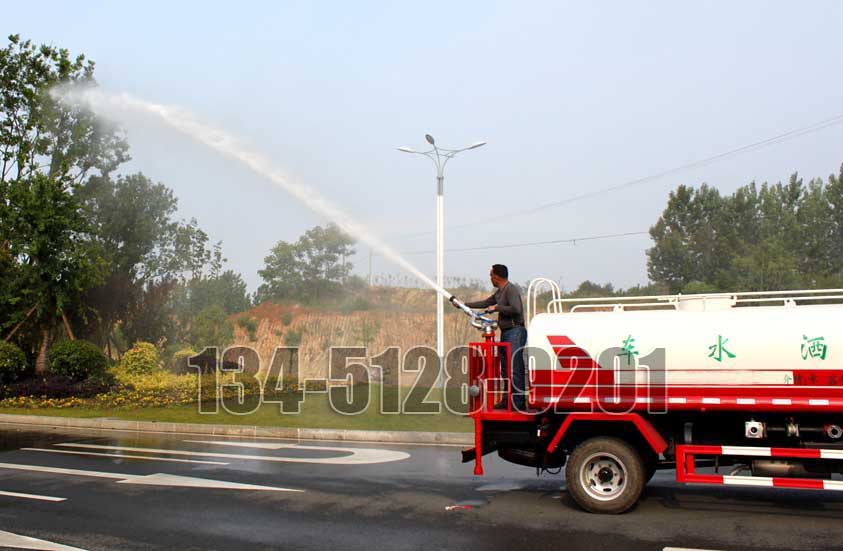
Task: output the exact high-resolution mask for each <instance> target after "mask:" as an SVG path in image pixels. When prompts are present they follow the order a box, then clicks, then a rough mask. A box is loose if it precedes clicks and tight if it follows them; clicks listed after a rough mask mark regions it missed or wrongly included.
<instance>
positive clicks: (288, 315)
mask: <svg viewBox="0 0 843 551" xmlns="http://www.w3.org/2000/svg"><path fill="white" fill-rule="evenodd" d="M281 323H283V324H284V325H290V324H291V323H293V313H292V312H291V311H289V310H286V311H285V312H284V313H283V314H281Z"/></svg>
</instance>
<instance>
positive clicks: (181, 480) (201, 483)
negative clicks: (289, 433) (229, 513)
mask: <svg viewBox="0 0 843 551" xmlns="http://www.w3.org/2000/svg"><path fill="white" fill-rule="evenodd" d="M0 469H13V470H17V471H29V472H36V473H50V474H64V475H70V476H90V477H94V478H108V479H111V480H116V481H117V483H118V484H141V485H153V486H172V487H185V488H216V489H222V490H268V491H273V492H303V491H304V490H293V489H290V488H278V487H275V486H259V485H257V484H240V483H238V482H226V481H224V480H212V479H209V478H194V477H191V476H178V475H171V474H162V473H156V474H148V475H136V474H123V473H108V472H103V471H86V470H83V469H66V468H63V467H40V466H38V465H19V464H16V463H0Z"/></svg>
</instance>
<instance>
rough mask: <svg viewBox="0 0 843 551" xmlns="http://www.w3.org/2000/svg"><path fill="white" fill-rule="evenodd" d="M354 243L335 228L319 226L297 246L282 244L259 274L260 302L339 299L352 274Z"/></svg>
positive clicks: (267, 260)
mask: <svg viewBox="0 0 843 551" xmlns="http://www.w3.org/2000/svg"><path fill="white" fill-rule="evenodd" d="M353 245H354V240H353V239H352V238H351V237H350V236H348V235H347V234H345V233H344V232H343V231H342V230H340V229H339V228H338V227H337V226H336V225H334V224H329V225H328V226H326V227H324V228H323V227H321V226H316V227H314V228H312V229H310V230H308V231H307V232H305V234H304V235H302V236H301V237H300V238H299V239H298V241H296V242H295V243H287V242H285V241H279V242H278V244H276V245H275V247H273V248H272V250H271V251H270V254H269V256H267V257H266V258H265V259H264V262H265V263H266V267H265V268H264V269H263V270H260V271H259V272H258V273H259V274H260V276H261V278H263V280H264V283H263V284H262V285H261V286H260V288H259V289H258V300H267V299H296V300H300V301H302V302H311V301H315V300H322V299H327V298H333V297H335V296H337V295H338V294H339V293H340V292H341V290H342V287H343V284H344V283H345V282H346V281H347V279H348V277H349V274H350V273H351V269H352V265H351V263H350V262H348V261H347V258H348V257H349V256H351V255H353V254H354V252H355V251H354V248H353Z"/></svg>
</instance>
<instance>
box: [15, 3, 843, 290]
mask: <svg viewBox="0 0 843 551" xmlns="http://www.w3.org/2000/svg"><path fill="white" fill-rule="evenodd" d="M842 25H843V2H837V1H833V0H832V1H813V2H800V3H796V2H785V1H745V2H727V1H723V2H703V1H701V2H694V3H688V2H670V1H665V2H659V1H648V2H640V1H639V2H621V1H617V2H609V1H605V2H584V1H580V2H563V1H548V2H492V1H482V2H481V1H477V2H469V1H465V2H436V1H427V2H419V3H409V2H386V1H384V2H367V1H363V0H358V1H355V2H341V1H336V2H328V1H325V2H316V1H313V2H284V1H277V2H269V1H264V2H257V1H246V0H241V1H239V2H212V1H202V2H191V1H183V2H173V1H169V2H157V1H146V2H143V3H139V2H133V3H128V2H113V1H110V2H97V1H93V0H89V1H86V2H65V1H42V2H38V3H27V2H14V3H8V4H7V5H6V6H5V7H4V17H3V19H2V21H0V31H3V33H4V36H5V35H8V34H12V33H18V34H21V35H22V36H23V37H25V38H30V39H32V40H34V41H35V42H39V43H50V44H53V45H55V46H60V47H63V48H67V49H69V50H70V51H71V52H72V53H74V54H76V53H84V54H85V55H86V56H88V57H89V58H91V59H93V60H95V61H96V64H97V68H96V78H97V80H98V81H99V83H100V85H101V86H102V88H103V89H104V90H106V91H108V92H114V93H121V92H127V93H130V94H132V95H134V96H137V97H140V98H144V99H146V100H150V101H154V102H157V103H162V104H168V105H176V106H179V107H181V108H184V109H186V110H188V111H190V112H191V113H193V114H194V115H195V116H196V117H198V118H200V119H202V120H205V121H207V122H208V123H210V124H213V125H216V126H219V127H222V128H225V129H226V130H227V131H228V132H230V133H232V134H234V135H236V136H238V137H239V138H240V139H242V140H243V141H244V142H246V143H248V144H250V146H251V147H253V148H254V149H255V150H256V151H260V152H262V153H264V154H266V155H268V156H270V157H271V158H272V159H273V160H274V162H275V163H276V164H277V166H278V167H279V168H282V169H283V170H284V171H286V173H287V174H290V175H291V177H292V178H294V179H296V180H297V181H300V182H303V183H306V184H308V185H310V186H312V187H314V188H317V189H318V190H320V191H321V192H322V193H323V194H325V195H326V196H328V197H330V198H331V199H332V200H333V201H334V202H335V203H336V204H337V205H339V206H341V207H342V208H343V209H345V210H346V211H347V212H349V213H350V214H352V215H353V216H355V217H356V218H358V219H359V220H361V221H363V222H364V223H365V224H367V225H368V226H369V227H371V228H372V229H373V230H374V231H375V232H376V233H378V234H379V235H380V236H381V237H382V238H383V239H384V240H385V241H387V242H389V243H390V244H391V245H393V247H394V248H395V249H397V250H399V251H407V252H408V253H413V254H408V255H407V258H408V259H409V260H410V261H411V262H412V263H414V264H416V265H417V266H418V267H419V268H420V269H421V270H422V271H424V272H425V273H429V274H431V275H433V273H434V270H435V257H434V255H433V254H432V251H433V249H434V246H435V235H434V233H433V230H434V228H435V194H436V183H435V173H434V169H433V166H432V164H431V163H430V162H429V161H427V160H426V159H424V158H422V157H419V156H414V155H408V154H406V153H400V152H398V151H397V150H396V148H397V147H399V146H410V147H414V148H419V149H421V148H423V147H424V145H425V144H424V135H425V134H427V133H429V134H431V135H433V136H434V137H435V138H436V140H437V144H441V145H443V146H445V147H459V146H463V145H467V144H470V143H473V142H476V141H480V140H485V141H487V142H488V144H487V145H486V146H484V147H482V148H479V149H476V150H472V151H467V152H464V153H461V154H460V155H459V156H457V157H456V158H455V159H453V161H451V163H449V165H448V166H447V169H446V177H445V213H446V214H445V217H446V235H445V241H446V248H456V249H459V248H471V247H482V246H498V245H507V244H520V243H529V242H538V241H550V240H565V239H572V238H583V237H589V236H596V235H608V234H618V233H629V232H645V231H646V230H648V229H649V227H650V226H652V225H653V224H654V223H655V221H656V220H657V219H658V217H659V215H660V214H661V212H662V211H663V209H664V207H665V205H666V202H667V197H668V193H669V192H670V190H672V189H675V188H676V187H677V186H679V185H681V184H686V185H693V186H697V185H699V184H701V183H703V182H706V183H708V184H710V185H713V186H715V187H717V188H719V189H720V190H721V191H722V192H723V193H730V192H732V191H733V190H734V189H735V188H737V187H738V186H741V185H745V184H747V183H749V182H751V181H756V182H759V183H760V182H764V181H769V182H777V181H780V180H786V179H787V178H788V177H789V176H790V174H792V173H793V172H799V174H800V175H801V176H803V177H804V178H806V179H810V178H814V177H823V178H825V177H827V176H828V175H829V174H830V173H837V172H838V171H839V169H840V166H841V163H843V124H835V125H832V126H829V127H827V128H824V129H821V130H818V131H816V132H811V133H808V134H805V135H801V136H798V137H796V138H794V139H790V140H786V141H782V142H780V143H775V144H773V145H770V146H768V147H761V148H756V149H753V150H751V151H749V152H746V153H743V154H738V155H732V156H727V157H725V158H723V159H721V160H719V161H716V162H711V163H707V164H704V165H703V166H699V167H696V168H693V169H687V170H681V171H677V172H673V173H671V174H669V175H667V176H665V177H661V178H654V179H651V180H646V181H644V182H642V183H640V184H636V185H630V186H625V187H621V188H620V189H617V190H615V191H613V192H609V193H605V194H600V195H594V196H591V197H588V198H585V199H581V200H577V201H572V202H569V203H567V204H565V205H562V206H559V207H554V208H547V209H543V210H540V211H538V212H533V213H526V214H525V213H524V211H528V210H529V209H531V208H535V207H537V206H540V205H544V204H547V203H553V202H559V201H565V200H566V199H570V198H572V197H577V196H579V195H582V194H587V193H589V192H593V191H597V190H603V189H606V188H612V187H615V186H618V185H620V184H623V183H625V182H629V181H632V180H636V179H638V178H642V177H646V176H649V175H653V174H658V173H661V172H663V171H666V170H670V169H672V168H674V167H680V166H683V165H686V164H688V163H693V162H694V161H697V160H700V159H705V158H708V157H712V156H715V155H718V154H720V153H724V152H727V151H731V150H733V149H736V148H739V147H741V146H744V145H746V144H751V143H755V142H758V141H761V140H764V139H767V138H770V137H773V136H777V135H780V134H783V133H785V132H788V131H790V130H794V129H797V128H802V127H806V126H808V125H811V124H814V123H817V122H820V121H823V120H827V119H830V118H832V117H835V116H838V115H842V114H843V101H841V98H843V92H841V91H843V71H841V60H843V51H842V50H843V46H841V42H840V38H839V37H840V28H841V26H842ZM124 127H125V130H126V133H127V136H128V140H129V144H130V146H131V154H132V161H131V162H130V163H128V164H127V165H125V166H124V167H123V168H122V171H123V172H125V173H130V172H136V171H142V172H143V173H145V174H146V175H147V176H149V177H150V178H152V179H153V180H156V181H160V182H163V183H165V184H166V185H168V186H169V187H171V188H172V189H173V190H174V191H175V193H176V195H177V196H178V198H179V216H180V217H182V218H184V219H190V218H196V219H197V220H198V222H199V224H200V225H201V227H203V228H204V229H205V230H206V231H207V232H208V234H209V235H210V237H211V239H213V240H215V241H216V240H222V242H223V250H224V253H225V256H226V257H227V258H228V267H230V268H232V269H235V270H237V271H239V272H241V273H242V274H243V277H244V279H245V280H246V281H247V283H248V284H249V286H250V288H251V289H252V290H254V289H256V288H257V286H258V285H259V284H260V277H259V276H258V273H257V272H258V270H259V269H261V268H262V267H263V259H264V257H265V256H266V255H267V254H268V252H269V250H270V248H271V247H272V246H273V245H274V244H275V243H276V242H278V241H279V240H285V241H294V240H295V239H297V238H298V236H299V235H301V234H302V233H303V232H304V231H306V230H307V229H308V228H310V227H313V226H315V225H321V224H325V223H327V222H328V221H327V220H325V219H323V218H321V217H320V216H318V215H316V214H314V213H311V212H310V211H308V210H307V209H306V208H304V207H303V206H302V205H300V204H298V203H297V202H296V201H295V200H294V199H293V198H292V197H291V196H289V195H287V194H286V193H285V192H284V191H282V190H280V189H278V188H277V187H275V186H273V185H271V184H270V183H269V182H267V181H265V180H264V179H262V178H261V177H259V176H257V175H255V174H253V173H250V172H249V171H248V169H246V168H244V167H242V166H239V165H238V164H237V163H235V162H234V161H232V160H230V159H224V158H221V157H219V156H218V155H216V154H215V153H213V152H212V151H210V150H208V149H207V148H205V147H204V146H202V145H200V144H198V143H195V142H191V141H190V139H188V138H186V137H185V136H182V135H179V134H177V133H175V132H174V131H172V130H171V129H168V128H166V127H164V126H163V125H161V124H160V123H156V122H155V121H138V120H132V121H126V122H125V123H124ZM650 246H651V241H650V239H649V237H648V236H647V235H646V234H643V235H632V236H626V237H616V238H611V239H598V240H583V241H579V242H577V243H576V244H572V243H562V244H552V245H539V246H519V247H512V248H503V249H493V250H477V251H463V252H457V251H455V252H449V253H447V254H446V257H445V271H446V275H447V276H449V277H468V278H477V279H482V280H485V279H486V276H487V274H488V270H489V265H491V264H492V263H504V264H507V265H508V266H509V268H510V274H511V278H512V279H514V280H515V281H518V282H523V281H526V280H528V279H531V278H534V277H538V276H544V277H549V278H551V279H554V280H556V281H559V282H561V284H562V286H563V287H564V288H566V289H573V288H575V287H576V286H577V285H578V284H579V283H580V282H581V281H582V280H584V279H590V280H592V281H597V282H601V283H604V282H611V283H613V284H614V285H615V286H619V287H628V286H631V285H635V284H639V283H646V281H647V273H646V254H645V253H646V250H647V248H649V247H650ZM419 251H421V252H422V253H421V254H417V253H419ZM425 251H429V252H425ZM353 262H354V263H355V273H358V274H359V275H361V276H363V277H367V276H368V272H369V251H368V249H365V248H362V247H360V248H358V254H357V255H356V257H355V258H354V259H353ZM372 267H373V272H374V274H375V275H376V276H378V275H380V276H386V275H387V274H394V275H397V274H399V272H400V269H399V268H398V267H397V266H394V265H392V264H391V263H389V261H388V260H387V259H385V258H382V257H379V256H377V255H375V256H374V257H373V261H372Z"/></svg>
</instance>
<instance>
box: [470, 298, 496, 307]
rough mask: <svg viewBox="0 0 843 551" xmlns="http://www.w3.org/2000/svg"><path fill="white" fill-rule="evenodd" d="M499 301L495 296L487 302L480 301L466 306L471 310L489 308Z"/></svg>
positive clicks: (486, 300)
mask: <svg viewBox="0 0 843 551" xmlns="http://www.w3.org/2000/svg"><path fill="white" fill-rule="evenodd" d="M496 302H497V301H496V300H495V295H492V296H490V297H489V298H487V299H485V300H478V301H475V302H466V303H465V305H466V306H468V307H469V308H488V307H489V306H491V305H493V304H495V303H496Z"/></svg>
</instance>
